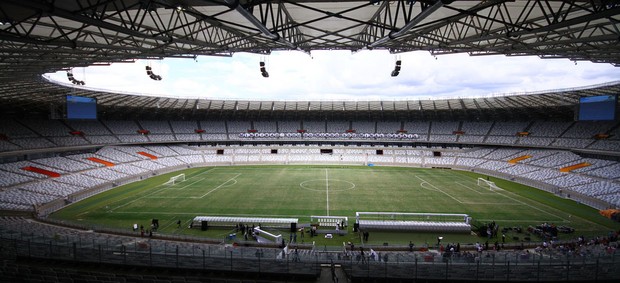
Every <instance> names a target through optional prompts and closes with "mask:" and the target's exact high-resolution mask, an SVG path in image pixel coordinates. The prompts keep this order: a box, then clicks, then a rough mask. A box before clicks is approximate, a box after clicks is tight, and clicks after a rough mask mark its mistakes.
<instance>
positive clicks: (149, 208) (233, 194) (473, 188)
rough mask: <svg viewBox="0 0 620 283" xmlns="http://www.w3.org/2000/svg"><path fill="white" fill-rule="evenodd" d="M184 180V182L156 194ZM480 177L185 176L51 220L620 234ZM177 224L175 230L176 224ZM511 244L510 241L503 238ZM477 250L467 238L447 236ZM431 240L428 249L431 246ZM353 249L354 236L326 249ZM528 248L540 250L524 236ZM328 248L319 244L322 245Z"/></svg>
mask: <svg viewBox="0 0 620 283" xmlns="http://www.w3.org/2000/svg"><path fill="white" fill-rule="evenodd" d="M181 173H183V174H185V177H186V179H185V181H183V182H180V183H177V184H174V185H164V183H165V182H166V181H168V180H169V179H170V177H172V176H175V175H179V174H181ZM478 177H484V178H487V177H486V176H482V175H478V174H475V173H471V172H464V171H457V170H448V169H424V168H403V167H377V166H375V167H364V166H319V165H316V166H229V167H202V168H192V169H187V170H183V171H178V172H174V173H169V174H165V175H161V176H156V177H152V178H149V179H146V180H143V181H139V182H135V183H131V184H127V185H124V186H120V187H118V188H115V189H112V190H110V191H107V192H104V193H101V194H98V195H96V196H93V197H91V198H88V199H85V200H82V201H80V202H77V203H74V204H72V205H70V206H68V207H66V208H64V209H62V210H60V211H58V212H55V213H54V214H52V215H51V216H50V217H52V218H55V219H61V220H63V221H69V222H74V223H80V224H82V225H97V226H107V227H113V228H120V229H130V227H131V226H132V225H133V223H138V224H140V225H144V226H145V227H148V224H150V221H151V219H153V218H155V219H159V221H160V229H159V232H161V233H167V234H181V235H195V236H204V237H210V238H220V237H223V235H227V234H228V233H230V231H227V230H217V229H215V230H213V229H210V230H208V231H200V229H188V227H187V226H188V224H189V223H190V221H191V219H193V218H194V217H195V216H243V217H294V218H299V222H300V223H310V216H311V215H325V216H347V217H349V222H350V225H349V232H351V231H352V229H351V228H352V226H353V225H352V223H353V222H354V220H355V212H362V211H364V212H418V213H466V214H468V215H470V216H471V217H472V218H473V219H474V221H476V222H480V223H488V222H491V221H495V222H496V223H498V224H499V225H500V228H502V227H518V226H520V227H523V228H524V229H525V228H527V227H528V226H530V225H531V226H536V225H539V224H542V223H553V224H555V225H558V226H561V225H563V226H569V227H572V228H574V229H576V230H577V232H576V233H577V234H571V235H563V236H561V237H564V238H576V237H577V235H586V236H588V235H592V236H594V235H607V233H608V232H609V231H611V230H617V229H619V228H620V224H618V223H615V222H612V221H610V220H608V219H605V218H603V217H602V216H600V215H598V213H597V211H596V210H595V209H592V208H590V207H587V206H585V205H582V204H579V203H576V202H574V201H572V200H568V199H562V198H558V197H556V196H554V195H552V194H549V193H547V192H543V191H540V190H538V189H534V188H530V187H527V186H523V185H520V184H516V183H512V182H509V181H505V180H501V179H496V178H490V180H491V181H494V182H495V183H496V184H497V186H499V187H500V188H501V189H499V190H490V189H489V188H488V187H482V186H478V185H477V178H478ZM179 220H180V221H181V222H182V225H181V227H178V225H177V224H176V223H177V221H179ZM436 236H437V235H432V234H427V233H383V232H381V233H373V238H372V239H371V242H373V241H375V242H376V243H383V242H385V241H391V242H396V243H408V242H409V241H410V240H413V241H418V242H425V241H426V242H428V241H432V239H434V238H435V237H436ZM509 236H510V237H509V241H510V240H512V235H509ZM450 237H452V239H453V240H454V241H455V242H456V241H460V242H475V241H476V240H477V237H476V236H473V235H453V236H450ZM429 239H430V240H429ZM343 240H344V241H352V242H359V239H358V238H357V237H356V235H355V234H354V233H349V235H347V236H346V237H345V238H342V239H341V238H338V237H336V238H335V239H334V240H333V241H332V242H329V241H328V240H324V239H321V240H320V241H319V243H321V244H333V245H339V244H341V243H342V241H343ZM532 240H538V239H537V238H536V237H534V236H532ZM326 241H327V242H326Z"/></svg>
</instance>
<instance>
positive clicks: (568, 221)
mask: <svg viewBox="0 0 620 283" xmlns="http://www.w3.org/2000/svg"><path fill="white" fill-rule="evenodd" d="M454 173H456V174H454V175H456V176H459V177H458V178H459V179H463V180H467V181H470V179H469V178H470V177H469V176H466V175H464V174H462V173H461V171H459V170H454ZM500 179H501V178H500ZM502 191H503V192H506V193H509V194H512V195H515V196H519V195H517V194H514V193H512V192H510V191H506V190H504V189H502ZM493 192H494V193H496V194H499V195H501V196H504V197H507V198H509V199H512V200H514V199H513V198H510V197H508V196H506V195H504V194H501V193H500V192H499V191H493ZM521 203H523V202H521ZM539 204H540V205H541V206H544V207H546V208H549V209H551V210H554V211H557V212H563V211H561V210H559V209H556V208H553V207H550V206H548V205H546V204H543V203H539ZM526 205H527V204H526ZM527 206H529V207H532V206H530V205H527ZM536 210H539V211H543V210H541V209H538V208H536ZM543 212H545V213H547V214H550V215H553V216H556V217H559V218H560V219H562V222H565V223H572V221H571V220H570V219H566V218H564V217H560V216H557V215H554V214H551V213H549V212H546V211H543ZM578 218H579V219H581V220H582V221H585V222H588V223H590V224H593V225H596V226H599V227H602V228H603V229H606V228H607V227H605V226H603V225H600V224H598V223H595V222H592V221H590V220H588V219H585V218H581V217H578ZM545 221H549V220H545Z"/></svg>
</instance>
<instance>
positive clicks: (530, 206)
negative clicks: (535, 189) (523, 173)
mask: <svg viewBox="0 0 620 283" xmlns="http://www.w3.org/2000/svg"><path fill="white" fill-rule="evenodd" d="M502 191H503V192H506V193H509V194H512V192H508V191H505V190H502ZM495 193H497V194H498V195H501V196H503V197H506V198H508V199H511V200H513V201H516V202H518V203H520V204H523V205H525V206H527V207H529V208H533V209H535V210H538V211H540V212H543V213H546V214H548V215H551V216H554V217H557V218H559V219H562V220H563V221H568V219H566V218H564V217H561V216H559V215H556V214H553V213H551V212H548V211H545V210H542V209H540V208H538V207H536V206H533V205H530V204H527V203H525V202H522V201H520V200H518V199H516V198H513V197H509V196H507V195H505V194H502V193H500V192H499V191H495ZM541 205H544V204H541ZM545 206H546V205H545ZM550 208H551V207H550ZM551 209H553V208H551Z"/></svg>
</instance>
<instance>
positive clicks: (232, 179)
mask: <svg viewBox="0 0 620 283" xmlns="http://www.w3.org/2000/svg"><path fill="white" fill-rule="evenodd" d="M239 176H241V173H237V175H235V176H234V177H232V178H230V179H228V180H226V182H224V183H221V184H220V185H219V186H217V187H215V188H214V189H212V190H210V191H208V192H207V193H206V194H204V195H202V196H199V197H192V198H204V197H206V196H207V195H209V194H210V193H212V192H215V191H217V190H218V189H219V188H221V187H223V186H224V185H226V184H228V182H230V181H235V178H237V177H239Z"/></svg>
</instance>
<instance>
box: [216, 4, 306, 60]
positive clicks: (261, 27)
mask: <svg viewBox="0 0 620 283" xmlns="http://www.w3.org/2000/svg"><path fill="white" fill-rule="evenodd" d="M225 2H226V4H228V7H229V8H231V9H235V10H236V11H237V12H238V13H239V14H240V15H241V16H243V17H244V18H245V19H246V20H248V21H249V22H250V23H251V24H252V25H254V26H255V27H256V28H257V29H258V30H259V31H260V32H261V33H262V34H263V35H264V36H265V37H267V38H269V39H271V40H273V41H276V42H280V43H282V44H285V45H286V46H288V47H290V48H293V49H297V46H295V44H293V43H291V42H288V41H287V40H285V39H283V38H281V37H280V35H279V34H277V33H273V32H271V31H270V30H269V29H268V28H267V27H266V26H265V25H263V23H261V22H260V21H259V20H258V19H257V18H256V17H254V15H253V14H252V13H250V12H248V10H246V9H245V8H243V7H242V6H241V5H240V4H239V0H225Z"/></svg>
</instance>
